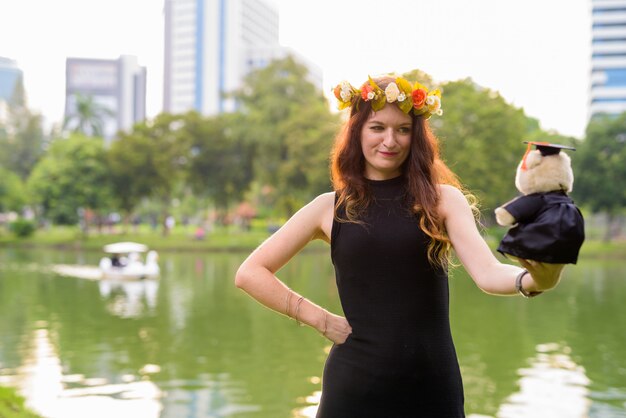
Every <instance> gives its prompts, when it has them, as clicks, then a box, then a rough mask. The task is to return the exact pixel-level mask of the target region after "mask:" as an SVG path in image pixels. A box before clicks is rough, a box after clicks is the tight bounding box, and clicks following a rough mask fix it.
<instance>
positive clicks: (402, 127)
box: [361, 103, 411, 180]
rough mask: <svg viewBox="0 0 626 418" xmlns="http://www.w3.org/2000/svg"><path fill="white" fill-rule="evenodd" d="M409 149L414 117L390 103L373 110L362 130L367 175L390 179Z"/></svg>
mask: <svg viewBox="0 0 626 418" xmlns="http://www.w3.org/2000/svg"><path fill="white" fill-rule="evenodd" d="M410 148H411V116H409V115H407V114H406V113H404V112H403V111H401V110H400V109H399V108H398V107H397V106H396V105H393V104H389V103H388V104H386V105H385V107H383V108H382V109H381V110H379V111H378V112H373V111H372V112H371V113H370V116H369V118H368V119H367V121H366V122H365V125H363V129H362V130H361V149H362V151H363V156H364V157H365V177H366V178H368V179H370V180H387V179H390V178H394V177H397V176H399V175H400V174H401V171H400V167H402V163H404V161H405V160H406V158H407V157H408V155H409V150H410Z"/></svg>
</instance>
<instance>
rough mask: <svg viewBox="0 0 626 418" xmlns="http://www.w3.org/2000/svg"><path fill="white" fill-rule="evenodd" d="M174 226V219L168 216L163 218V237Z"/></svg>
mask: <svg viewBox="0 0 626 418" xmlns="http://www.w3.org/2000/svg"><path fill="white" fill-rule="evenodd" d="M175 225H176V220H175V219H174V217H173V216H172V215H168V216H167V217H166V218H165V235H168V234H169V233H170V232H171V231H172V230H173V229H174V226H175Z"/></svg>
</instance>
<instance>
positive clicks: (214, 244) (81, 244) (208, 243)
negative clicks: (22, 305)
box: [0, 221, 324, 252]
mask: <svg viewBox="0 0 626 418" xmlns="http://www.w3.org/2000/svg"><path fill="white" fill-rule="evenodd" d="M271 227H272V225H271V224H268V222H267V221H255V222H254V223H253V224H252V226H251V228H250V229H249V230H243V229H242V228H240V227H238V226H220V227H216V228H214V229H213V230H212V231H209V232H208V233H207V234H206V236H205V238H204V239H202V240H198V239H195V238H194V232H195V226H184V225H179V226H176V227H175V228H174V229H173V230H172V231H171V232H170V233H169V234H168V235H167V236H165V235H163V231H162V229H161V228H157V229H153V228H152V227H150V226H149V225H140V226H139V227H138V228H133V227H132V226H131V227H128V228H127V229H125V228H124V227H120V226H116V227H115V228H112V229H108V228H104V229H103V230H102V231H101V232H98V231H97V230H92V231H90V232H89V233H88V234H86V235H85V234H83V233H82V232H81V231H80V230H79V228H78V227H77V226H53V227H49V228H42V229H39V230H37V231H36V232H35V234H34V235H32V236H31V237H28V238H21V239H20V238H16V237H15V236H14V235H13V234H11V233H9V232H8V231H1V232H0V246H13V247H23V248H24V247H25V248H29V247H30V248H58V249H81V250H88V251H91V250H93V251H101V249H102V247H103V246H104V245H106V244H110V243H113V242H118V241H135V242H141V243H143V244H146V245H148V246H149V247H150V249H154V250H158V251H185V252H189V251H211V252H215V251H251V250H252V249H254V248H256V247H257V246H258V245H259V244H260V243H262V242H263V241H264V240H265V239H267V238H268V237H269V236H270V235H271V232H270V228H271ZM323 246H324V244H323V243H321V242H320V243H314V244H313V245H312V248H322V247H323Z"/></svg>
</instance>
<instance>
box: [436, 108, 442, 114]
mask: <svg viewBox="0 0 626 418" xmlns="http://www.w3.org/2000/svg"><path fill="white" fill-rule="evenodd" d="M435 115H437V116H441V115H443V109H441V108H439V109H437V111H435Z"/></svg>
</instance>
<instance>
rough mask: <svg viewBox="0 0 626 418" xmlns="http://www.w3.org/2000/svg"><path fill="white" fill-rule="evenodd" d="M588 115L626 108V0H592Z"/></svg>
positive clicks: (617, 112) (614, 112)
mask: <svg viewBox="0 0 626 418" xmlns="http://www.w3.org/2000/svg"><path fill="white" fill-rule="evenodd" d="M592 23H593V27H592V45H591V50H592V59H591V67H592V69H591V103H590V108H589V114H590V116H591V117H593V116H594V115H597V114H599V113H609V114H619V113H622V112H624V111H626V0H592Z"/></svg>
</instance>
